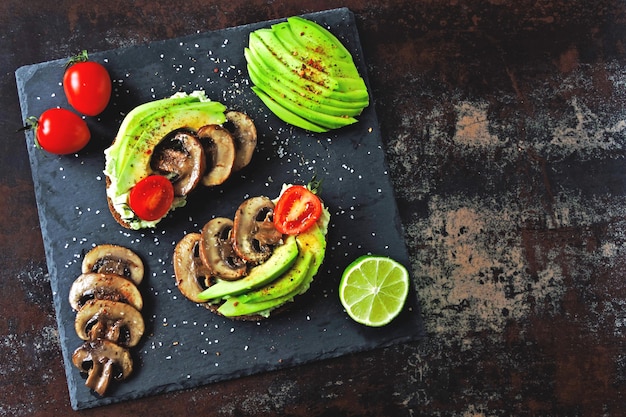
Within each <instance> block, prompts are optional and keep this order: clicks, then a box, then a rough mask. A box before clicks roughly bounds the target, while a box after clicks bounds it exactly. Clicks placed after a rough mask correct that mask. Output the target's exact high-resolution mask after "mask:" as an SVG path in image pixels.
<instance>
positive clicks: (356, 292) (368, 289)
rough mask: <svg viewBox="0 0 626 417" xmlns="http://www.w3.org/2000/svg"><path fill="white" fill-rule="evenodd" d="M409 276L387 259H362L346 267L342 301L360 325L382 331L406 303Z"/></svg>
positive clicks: (398, 264) (342, 281) (342, 286)
mask: <svg viewBox="0 0 626 417" xmlns="http://www.w3.org/2000/svg"><path fill="white" fill-rule="evenodd" d="M409 282H410V280H409V273H408V271H407V269H406V268H405V267H404V266H403V265H402V264H400V263H399V262H397V261H395V260H393V259H391V258H389V257H385V256H375V255H365V256H361V257H359V258H358V259H356V260H355V261H354V262H352V263H351V264H350V265H348V266H347V267H346V269H345V270H344V273H343V274H342V277H341V281H340V283H339V299H340V301H341V304H342V305H343V307H344V309H345V310H346V313H347V314H348V315H349V316H350V317H351V318H352V319H353V320H354V321H356V322H357V323H360V324H363V325H366V326H370V327H381V326H385V325H387V324H389V323H390V322H391V321H392V320H393V319H395V318H396V317H397V316H398V315H399V314H400V312H401V311H402V309H403V308H404V305H405V303H406V299H407V297H408V293H409Z"/></svg>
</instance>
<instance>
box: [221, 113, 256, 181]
mask: <svg viewBox="0 0 626 417" xmlns="http://www.w3.org/2000/svg"><path fill="white" fill-rule="evenodd" d="M226 121H227V123H226V125H225V126H226V127H227V129H228V130H229V131H230V132H231V133H232V135H233V138H234V139H235V149H236V150H237V152H236V155H235V162H234V163H233V172H236V171H239V170H240V169H242V168H244V167H245V166H247V165H248V164H249V163H250V160H251V159H252V155H253V154H254V149H255V148H256V143H257V132H256V126H255V125H254V122H253V121H252V119H251V118H250V116H248V115H247V114H245V113H241V112H238V111H232V110H231V111H228V112H226Z"/></svg>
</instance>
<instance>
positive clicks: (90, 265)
mask: <svg viewBox="0 0 626 417" xmlns="http://www.w3.org/2000/svg"><path fill="white" fill-rule="evenodd" d="M88 272H98V273H102V274H117V275H121V276H123V277H125V278H127V279H130V280H131V281H132V282H134V283H135V285H139V284H140V283H141V281H142V280H143V274H144V266H143V262H142V261H141V259H140V258H139V256H137V254H136V253H135V252H133V251H131V250H130V249H128V248H125V247H123V246H117V245H109V244H106V245H98V246H96V247H95V248H93V249H91V250H90V251H89V252H87V254H86V255H85V257H84V258H83V264H82V273H83V274H85V273H88Z"/></svg>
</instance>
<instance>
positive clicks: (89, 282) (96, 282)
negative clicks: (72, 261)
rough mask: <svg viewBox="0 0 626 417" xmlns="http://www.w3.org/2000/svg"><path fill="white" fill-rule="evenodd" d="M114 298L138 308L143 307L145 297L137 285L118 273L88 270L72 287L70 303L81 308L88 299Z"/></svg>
mask: <svg viewBox="0 0 626 417" xmlns="http://www.w3.org/2000/svg"><path fill="white" fill-rule="evenodd" d="M92 299H95V300H112V301H119V302H122V303H126V304H130V305H131V306H133V307H134V308H135V309H137V310H141V309H142V308H143V298H142V297H141V293H140V292H139V289H137V286H136V285H135V284H134V283H133V282H132V281H130V280H128V279H126V278H124V277H121V276H119V275H116V274H99V273H96V272H87V273H84V274H81V275H80V276H79V277H78V278H76V280H75V281H74V282H73V283H72V287H71V288H70V294H69V300H70V305H71V306H72V308H73V309H74V310H76V311H78V310H80V309H81V308H82V306H83V305H84V304H85V303H86V302H87V301H88V300H92Z"/></svg>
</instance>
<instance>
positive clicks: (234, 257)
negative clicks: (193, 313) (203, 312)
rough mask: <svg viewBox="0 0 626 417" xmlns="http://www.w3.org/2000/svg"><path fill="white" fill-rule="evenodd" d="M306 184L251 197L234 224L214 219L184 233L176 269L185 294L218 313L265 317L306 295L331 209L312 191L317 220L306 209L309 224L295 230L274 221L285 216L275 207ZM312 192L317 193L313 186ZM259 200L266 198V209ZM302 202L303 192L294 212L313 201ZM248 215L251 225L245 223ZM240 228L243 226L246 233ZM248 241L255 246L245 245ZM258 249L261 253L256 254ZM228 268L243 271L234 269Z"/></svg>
mask: <svg viewBox="0 0 626 417" xmlns="http://www.w3.org/2000/svg"><path fill="white" fill-rule="evenodd" d="M304 188H305V187H303V186H292V185H285V186H283V189H282V191H281V194H280V196H279V197H278V198H277V199H275V200H270V199H269V198H267V197H252V198H250V199H248V200H246V201H244V202H243V203H242V205H241V206H240V207H239V208H238V209H237V211H236V214H235V219H234V221H233V222H232V223H231V222H229V221H228V219H222V218H216V219H213V220H211V221H209V222H208V223H207V224H206V225H205V226H204V227H203V229H202V232H201V233H189V234H187V235H185V237H184V238H183V239H181V240H180V241H179V242H178V244H177V246H176V248H175V251H174V271H175V275H176V283H177V286H178V288H179V290H180V291H181V293H182V294H183V295H184V296H185V297H186V298H188V299H189V300H191V301H194V302H196V303H202V304H204V305H205V306H206V307H207V308H208V309H209V310H211V311H213V312H215V313H217V314H220V315H222V316H225V317H230V318H233V319H238V320H259V319H263V318H267V317H269V316H270V314H276V313H278V312H280V311H282V310H284V309H285V308H286V307H288V306H289V303H290V302H292V301H293V300H294V298H295V297H296V296H299V295H301V294H304V293H305V292H306V291H307V290H308V289H309V287H310V285H311V283H312V282H313V279H314V277H315V275H316V274H317V272H318V270H319V268H320V266H321V264H322V262H323V260H324V255H325V252H326V234H327V231H328V224H329V221H330V213H329V211H328V209H327V208H326V207H324V206H323V204H322V203H321V200H319V197H317V196H314V198H315V199H318V201H319V203H320V206H319V207H320V209H319V210H317V213H316V214H315V218H314V221H310V220H308V219H310V218H311V217H310V216H309V215H308V214H306V215H304V216H301V219H304V218H305V217H306V218H307V221H308V223H309V224H308V225H307V226H306V228H305V230H297V232H296V233H292V231H293V230H295V229H290V230H285V229H284V228H283V227H281V226H280V225H279V223H277V222H276V219H277V218H278V219H280V218H281V213H282V211H277V210H283V207H284V204H282V202H283V201H284V200H285V197H286V196H287V195H292V194H295V193H294V191H295V190H297V191H298V192H299V193H305V192H306V191H303V190H302V189H304ZM307 190H309V189H308V188H307ZM308 193H310V194H313V193H312V192H311V191H310V190H309V191H308ZM307 195H308V194H307ZM308 198H311V197H310V196H309V197H308ZM281 200H283V201H281ZM260 201H263V203H264V204H263V207H262V208H261V204H258V203H259V202H260ZM303 201H304V199H302V198H301V197H298V198H296V199H292V200H291V202H290V203H289V209H288V210H289V211H290V217H293V214H294V213H296V212H300V213H302V212H306V211H307V210H308V207H309V205H308V204H306V205H305V204H304V203H303ZM251 205H252V206H255V210H253V211H252V212H250V211H249V210H248V209H249V206H251ZM250 218H252V219H253V220H252V223H254V224H253V226H252V228H250V227H249V224H248V225H247V224H246V223H247V220H246V219H250ZM215 223H220V224H221V225H222V226H221V227H220V226H215V225H214V224H215ZM298 223H300V220H298ZM278 229H281V230H282V231H288V233H282V232H281V231H280V230H278ZM241 230H245V232H244V233H245V236H243V237H242V236H241V233H242V232H241ZM245 242H248V243H251V244H252V245H251V247H250V248H247V249H246V245H245ZM251 248H254V249H251ZM249 249H251V250H252V252H253V253H252V255H251V254H250V253H248V252H247V251H248V250H249ZM211 251H217V252H218V255H217V256H214V255H212V254H211ZM258 253H263V255H261V256H260V257H259V258H257V256H256V255H257V254H258ZM255 258H256V259H255ZM224 264H228V265H226V266H225V265H224ZM224 268H227V269H228V270H230V271H241V272H240V273H239V272H238V273H236V274H230V273H226V272H224V271H223V270H224Z"/></svg>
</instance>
